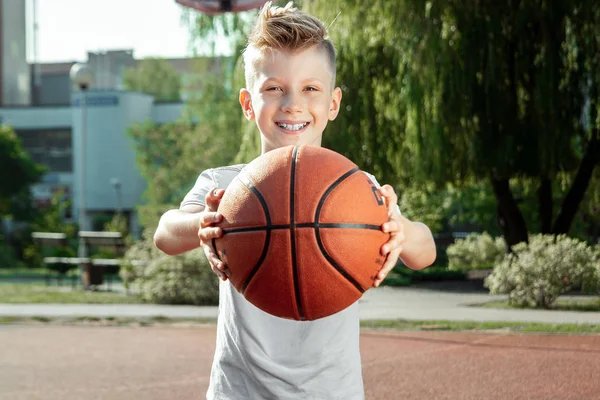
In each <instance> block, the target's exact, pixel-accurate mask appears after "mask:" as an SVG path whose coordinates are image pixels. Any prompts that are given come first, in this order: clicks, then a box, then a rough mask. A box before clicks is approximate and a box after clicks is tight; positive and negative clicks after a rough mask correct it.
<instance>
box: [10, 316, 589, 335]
mask: <svg viewBox="0 0 600 400" xmlns="http://www.w3.org/2000/svg"><path fill="white" fill-rule="evenodd" d="M9 324H45V325H87V326H89V325H92V326H131V325H135V326H155V325H169V326H176V325H183V326H190V325H191V326H195V325H207V324H210V325H215V324H216V319H214V318H169V317H165V316H155V317H149V318H132V317H44V316H37V317H36V316H34V317H11V316H5V317H0V325H9ZM360 326H361V328H364V329H384V330H385V329H390V330H395V331H407V332H414V331H455V332H469V331H472V332H486V331H487V332H497V331H498V330H501V331H502V332H511V333H553V334H600V325H593V324H542V323H533V322H469V321H407V320H382V321H361V323H360Z"/></svg>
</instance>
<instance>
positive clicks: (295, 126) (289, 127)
mask: <svg viewBox="0 0 600 400" xmlns="http://www.w3.org/2000/svg"><path fill="white" fill-rule="evenodd" d="M276 124H277V126H278V127H280V128H281V129H284V130H286V131H290V132H299V131H301V130H303V129H304V128H306V127H307V126H308V124H309V122H303V123H300V124H285V123H283V122H276Z"/></svg>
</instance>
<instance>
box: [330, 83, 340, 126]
mask: <svg viewBox="0 0 600 400" xmlns="http://www.w3.org/2000/svg"><path fill="white" fill-rule="evenodd" d="M341 103H342V89H340V88H339V87H336V88H335V89H333V96H331V104H330V105H329V114H328V115H327V116H328V118H329V120H330V121H333V120H334V119H335V118H336V117H337V115H338V113H339V112H340V105H341Z"/></svg>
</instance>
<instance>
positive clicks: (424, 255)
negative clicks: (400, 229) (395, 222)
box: [399, 215, 436, 270]
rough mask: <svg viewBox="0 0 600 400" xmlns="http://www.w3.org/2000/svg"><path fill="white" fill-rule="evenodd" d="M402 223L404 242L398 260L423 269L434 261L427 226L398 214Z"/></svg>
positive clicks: (409, 266)
mask: <svg viewBox="0 0 600 400" xmlns="http://www.w3.org/2000/svg"><path fill="white" fill-rule="evenodd" d="M399 218H400V222H401V223H402V225H404V236H405V237H406V239H405V240H404V244H403V245H402V252H401V253H400V260H402V262H403V263H404V265H406V266H407V267H408V268H410V269H415V270H418V269H423V268H425V267H428V266H430V265H431V264H433V262H434V261H435V257H436V251H435V242H434V240H433V235H432V234H431V231H430V230H429V227H428V226H427V225H425V224H423V223H421V222H413V221H410V220H409V219H408V218H405V217H403V216H402V215H400V216H399Z"/></svg>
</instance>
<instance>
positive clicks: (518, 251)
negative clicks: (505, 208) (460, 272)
mask: <svg viewBox="0 0 600 400" xmlns="http://www.w3.org/2000/svg"><path fill="white" fill-rule="evenodd" d="M485 286H486V287H488V288H489V289H490V293H492V294H508V295H509V296H508V298H509V302H510V304H511V305H515V306H519V307H540V308H550V307H551V305H552V304H553V303H554V302H555V301H556V299H557V298H558V296H560V295H561V294H564V293H566V292H568V291H570V290H571V289H573V288H581V289H582V290H583V291H584V292H588V293H589V292H599V290H600V257H599V251H598V248H593V247H590V246H588V244H587V243H585V242H582V241H580V240H578V239H574V238H569V237H567V236H566V235H559V236H553V235H535V236H531V237H530V239H529V245H527V244H526V243H520V244H518V245H516V246H514V247H513V252H512V253H511V254H507V255H506V256H505V257H504V259H503V260H502V261H501V262H499V263H498V264H497V265H496V266H495V268H494V271H493V273H492V274H491V275H490V276H489V277H488V278H486V280H485Z"/></svg>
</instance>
